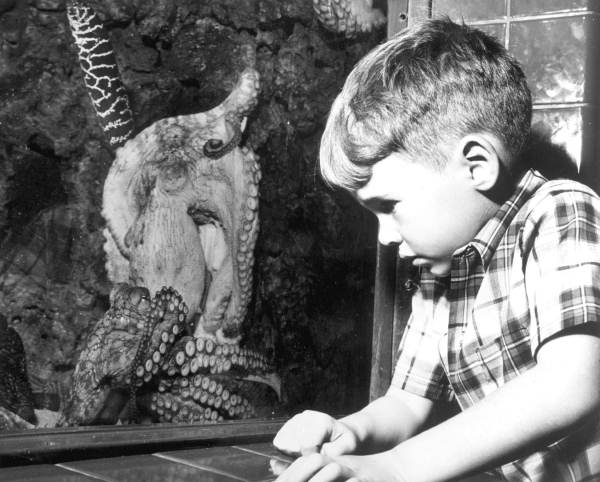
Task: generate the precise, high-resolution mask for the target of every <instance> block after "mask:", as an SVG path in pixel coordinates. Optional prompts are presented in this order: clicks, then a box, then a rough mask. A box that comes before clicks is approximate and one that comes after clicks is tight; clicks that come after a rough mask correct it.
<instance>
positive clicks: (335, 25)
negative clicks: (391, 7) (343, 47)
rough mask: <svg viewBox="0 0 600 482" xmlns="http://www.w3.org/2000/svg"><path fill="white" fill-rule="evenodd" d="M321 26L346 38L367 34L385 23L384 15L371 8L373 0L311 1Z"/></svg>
mask: <svg viewBox="0 0 600 482" xmlns="http://www.w3.org/2000/svg"><path fill="white" fill-rule="evenodd" d="M313 10H314V12H315V14H316V15H317V18H318V19H319V21H320V22H321V24H322V25H323V26H324V27H325V28H327V29H328V30H331V31H333V32H337V33H342V34H344V36H345V37H346V38H353V37H356V36H357V35H358V34H360V33H368V32H371V31H372V30H374V29H377V28H379V27H381V26H383V25H385V23H386V18H385V15H384V14H383V12H382V11H381V10H379V9H378V8H374V7H373V0H313Z"/></svg>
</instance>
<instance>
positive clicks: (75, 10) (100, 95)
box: [67, 1, 133, 147]
mask: <svg viewBox="0 0 600 482" xmlns="http://www.w3.org/2000/svg"><path fill="white" fill-rule="evenodd" d="M67 17H68V19H69V26H70V28H71V33H72V34H73V38H74V39H75V44H76V45H77V49H78V54H79V62H80V65H81V70H83V73H84V81H85V84H86V87H87V91H88V94H89V96H90V99H91V100H92V103H93V105H94V109H95V110H96V114H97V116H98V119H99V121H100V124H101V126H102V130H103V131H104V132H105V133H106V134H107V136H108V140H109V142H110V144H111V146H113V147H118V146H121V145H123V144H124V143H125V142H126V141H127V140H128V139H129V138H130V137H131V135H132V133H133V114H132V112H131V109H130V107H129V97H128V96H127V92H126V90H125V87H124V86H123V83H122V81H121V77H120V74H119V69H118V67H117V62H116V58H115V53H114V51H113V48H112V46H111V43H110V39H109V37H108V33H107V32H106V30H105V28H104V26H103V24H102V22H101V21H100V19H99V18H98V16H97V14H96V12H95V11H94V10H93V9H92V8H91V7H89V6H87V5H85V4H84V3H81V2H78V1H71V2H69V5H68V7H67Z"/></svg>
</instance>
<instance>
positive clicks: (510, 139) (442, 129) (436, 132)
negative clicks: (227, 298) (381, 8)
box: [274, 19, 600, 482]
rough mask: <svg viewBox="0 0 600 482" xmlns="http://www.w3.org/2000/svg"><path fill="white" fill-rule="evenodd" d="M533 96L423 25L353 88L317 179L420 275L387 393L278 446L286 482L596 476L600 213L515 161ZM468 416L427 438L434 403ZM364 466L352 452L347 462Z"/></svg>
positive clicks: (448, 34)
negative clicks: (286, 459) (450, 404)
mask: <svg viewBox="0 0 600 482" xmlns="http://www.w3.org/2000/svg"><path fill="white" fill-rule="evenodd" d="M530 120H531V98H530V93H529V90H528V88H527V84H526V81H525V78H524V75H523V73H522V71H521V69H520V67H519V66H518V64H517V63H516V62H515V61H514V60H513V59H512V58H511V57H510V56H509V55H508V54H507V52H506V51H505V50H504V49H503V47H502V46H501V45H499V44H498V43H497V42H496V41H495V40H494V39H492V38H491V37H489V36H487V35H486V34H484V33H482V32H480V31H478V30H476V29H472V28H469V27H467V26H464V25H456V24H454V23H452V22H451V21H449V20H446V19H442V20H430V21H428V22H425V23H423V24H422V25H419V26H416V27H414V28H412V29H408V30H406V31H404V32H402V33H401V34H399V35H398V36H396V37H395V38H393V39H391V40H390V41H388V42H387V43H385V44H382V45H381V46H379V47H377V48H376V49H375V50H374V51H372V52H371V53H370V54H368V55H367V56H366V57H365V58H364V59H363V60H361V61H360V62H359V63H358V64H357V66H356V67H355V68H354V70H353V71H352V72H351V74H350V75H349V77H348V79H347V81H346V83H345V85H344V88H343V90H342V92H341V93H340V94H339V96H338V97H337V99H336V100H335V102H334V104H333V106H332V110H331V113H330V116H329V119H328V122H327V126H326V128H325V132H324V134H323V139H322V144H321V152H320V158H321V172H322V174H323V176H324V178H325V179H326V180H327V181H328V182H330V183H331V184H334V185H337V186H341V187H343V188H345V189H347V190H349V191H350V192H351V193H352V194H353V195H354V197H355V198H356V199H357V200H358V202H360V203H361V204H362V205H364V206H365V207H366V208H368V209H370V210H371V211H373V213H374V214H375V215H376V216H377V218H378V220H379V240H380V241H381V242H382V243H384V244H387V243H399V248H398V252H399V255H400V256H402V257H405V258H410V259H411V260H412V263H413V264H414V265H416V266H418V267H419V268H420V281H419V284H420V286H419V289H418V290H417V291H416V292H415V294H414V296H413V306H412V309H413V311H412V317H411V320H410V321H409V324H408V326H407V329H406V332H405V334H404V337H403V340H402V343H401V346H400V353H399V360H398V363H397V366H396V369H395V373H394V377H393V380H392V384H391V386H390V388H389V390H388V392H387V393H386V394H385V396H383V397H381V398H380V399H378V400H375V401H374V402H372V403H371V404H369V405H368V406H367V407H365V408H364V409H362V410H361V411H359V412H357V413H354V414H351V415H349V416H347V417H345V418H342V419H341V420H335V419H333V418H332V417H330V416H328V415H326V414H323V413H318V412H311V411H307V412H303V413H302V414H299V415H296V416H295V417H293V418H292V419H291V420H290V421H288V422H287V423H286V424H285V425H284V426H283V427H282V429H281V430H280V431H279V433H278V434H277V436H276V437H275V440H274V444H275V446H276V447H278V448H279V449H280V450H282V451H284V452H287V453H290V454H296V455H302V457H300V458H299V459H297V460H296V461H295V462H294V463H293V464H292V465H291V466H290V467H289V468H288V469H287V470H286V471H285V472H284V473H283V474H282V475H281V476H280V478H279V479H278V480H279V481H303V480H312V481H315V482H316V481H319V482H321V481H333V480H336V481H337V480H352V481H392V480H402V481H409V482H412V481H434V480H448V479H452V478H455V477H460V476H462V475H465V474H468V473H471V472H480V471H482V470H484V469H490V468H493V467H498V469H497V470H496V474H497V475H498V476H501V477H503V478H504V480H511V481H517V480H527V481H552V482H554V481H559V482H560V481H583V480H586V481H590V480H598V479H600V429H599V427H600V424H599V423H598V422H599V413H598V412H599V410H598V409H599V406H600V338H599V330H598V326H599V324H598V322H599V320H600V200H599V199H598V198H597V197H596V196H595V194H594V193H593V192H592V191H591V190H590V189H588V188H587V187H585V186H583V185H581V184H578V183H576V182H575V181H569V180H554V181H547V180H546V179H545V178H543V177H542V176H541V175H540V174H539V173H538V172H537V171H534V170H532V169H528V168H527V166H526V159H523V158H522V156H520V154H522V152H523V148H524V145H525V143H526V141H527V138H528V135H529V127H530ZM452 398H454V399H455V400H456V401H457V402H458V404H459V405H460V407H461V410H462V411H461V413H459V414H458V415H456V416H454V417H452V418H450V419H448V420H446V421H444V422H442V423H441V424H439V425H437V426H435V427H433V428H430V429H428V430H425V431H420V430H421V428H422V427H423V425H424V423H425V420H426V419H427V417H428V415H429V414H430V412H431V410H432V407H433V406H434V403H435V402H436V401H440V400H450V399H452ZM349 454H361V455H349Z"/></svg>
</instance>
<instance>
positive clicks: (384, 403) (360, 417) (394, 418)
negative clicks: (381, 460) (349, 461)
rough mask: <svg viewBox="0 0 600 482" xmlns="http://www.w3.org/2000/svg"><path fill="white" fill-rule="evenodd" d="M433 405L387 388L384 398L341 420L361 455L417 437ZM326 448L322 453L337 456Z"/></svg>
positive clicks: (409, 394) (427, 401)
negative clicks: (353, 436) (351, 432)
mask: <svg viewBox="0 0 600 482" xmlns="http://www.w3.org/2000/svg"><path fill="white" fill-rule="evenodd" d="M433 405H434V402H432V401H431V400H429V399H427V398H423V397H419V396H417V395H413V394H412V393H409V392H406V391H404V390H401V389H400V388H396V387H394V386H393V385H392V386H390V388H389V389H388V391H387V392H386V394H385V395H384V396H383V397H381V398H378V399H377V400H374V401H373V402H371V403H370V404H369V405H367V406H366V407H365V408H363V409H362V410H360V411H359V412H356V413H354V414H352V415H349V416H347V417H344V418H342V419H340V422H342V423H344V424H345V425H347V426H348V427H350V429H351V430H352V431H353V432H354V433H355V434H356V437H357V441H358V447H357V449H358V450H357V451H359V452H360V453H374V452H380V451H382V450H387V449H389V448H391V447H394V446H396V445H398V444H399V443H400V442H402V441H404V440H407V439H409V438H410V437H412V436H413V435H414V434H416V433H417V432H418V431H419V429H420V428H421V427H422V426H423V424H424V423H425V421H426V420H427V418H428V416H429V414H430V413H431V410H432V408H433ZM331 448H333V447H328V446H327V444H326V445H324V446H323V450H322V451H321V452H322V453H323V454H325V455H334V454H335V455H337V454H338V453H339V452H337V453H336V452H332V451H331Z"/></svg>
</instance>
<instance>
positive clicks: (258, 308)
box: [0, 0, 384, 412]
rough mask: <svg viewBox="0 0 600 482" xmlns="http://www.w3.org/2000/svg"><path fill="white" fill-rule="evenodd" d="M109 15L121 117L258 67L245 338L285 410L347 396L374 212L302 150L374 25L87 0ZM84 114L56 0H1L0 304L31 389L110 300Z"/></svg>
mask: <svg viewBox="0 0 600 482" xmlns="http://www.w3.org/2000/svg"><path fill="white" fill-rule="evenodd" d="M89 4H90V5H91V6H92V7H94V8H95V9H96V11H97V12H98V13H99V14H100V16H101V18H102V19H103V20H104V21H105V24H106V27H107V28H108V30H109V32H110V35H111V38H112V42H113V47H114V49H115V53H116V56H117V60H118V63H119V67H120V70H121V73H122V77H123V82H124V84H125V87H126V88H127V90H128V92H129V95H130V99H131V105H132V110H133V113H134V118H135V122H136V130H137V131H139V130H141V129H143V128H144V127H146V126H148V125H150V124H151V123H152V122H154V121H156V120H158V119H160V118H163V117H167V116H172V115H177V114H187V113H191V112H197V111H204V110H207V109H209V108H211V107H213V106H215V105H217V104H219V103H220V102H221V101H222V100H223V99H224V98H225V96H226V95H227V94H228V92H229V91H230V90H231V88H232V87H233V85H234V83H235V81H236V80H237V76H238V74H239V73H240V72H241V71H242V69H243V68H244V67H245V66H246V65H253V66H255V67H256V68H257V70H258V71H259V72H260V75H261V94H260V98H259V104H258V106H257V108H256V109H255V111H254V112H253V114H252V115H251V117H250V119H249V121H248V126H247V129H246V134H245V138H244V142H245V143H246V144H247V145H249V146H250V147H252V148H253V149H254V150H255V151H256V152H257V153H258V154H259V156H260V164H261V168H262V171H263V180H262V182H261V186H260V202H261V205H260V219H261V234H260V237H259V240H258V243H257V247H256V253H255V254H256V264H255V270H256V276H255V287H254V288H255V289H254V296H253V301H252V305H251V309H250V310H249V314H248V318H247V320H246V322H245V326H244V332H245V339H244V342H243V343H245V344H247V345H249V346H253V347H255V348H258V349H260V350H262V351H266V352H267V354H268V355H269V356H270V357H272V359H273V360H274V361H275V363H276V365H277V366H278V368H279V370H280V373H281V375H282V378H283V384H284V392H285V395H286V404H285V407H284V408H286V409H289V410H297V409H300V408H301V407H304V406H311V407H317V408H321V409H325V410H330V411H337V412H342V411H347V410H350V409H353V408H356V407H358V406H359V405H360V404H362V403H363V402H364V401H365V400H366V398H367V395H368V393H367V392H368V374H369V364H370V358H369V357H370V329H371V322H370V318H371V310H372V284H373V277H374V260H375V232H376V225H375V220H374V219H372V218H371V217H370V216H369V215H368V214H367V213H365V212H363V211H362V210H361V208H359V207H358V206H357V205H356V204H355V203H354V202H353V201H352V200H351V199H349V197H347V196H346V195H344V194H342V193H338V192H333V191H331V190H329V189H328V188H326V187H325V186H324V185H323V183H322V181H321V180H320V178H319V174H318V165H317V156H318V145H319V140H320V135H321V131H322V128H323V124H324V121H325V119H326V116H327V112H328V110H329V106H330V104H331V101H332V100H333V98H334V96H335V95H336V93H337V92H338V91H339V89H340V88H341V85H342V83H343V80H344V78H345V76H346V74H347V73H348V71H349V69H350V68H351V67H352V66H353V65H354V63H355V62H356V61H357V60H358V59H359V58H360V57H361V56H362V55H364V54H365V53H366V52H367V51H368V50H369V49H370V48H371V47H373V46H374V45H375V44H376V43H377V42H379V41H380V40H382V38H383V35H384V32H378V33H375V34H373V35H371V36H369V37H365V38H360V39H357V40H352V41H348V40H344V39H343V38H341V37H339V36H336V35H335V34H332V33H329V32H327V31H325V30H324V29H323V28H322V27H321V26H320V25H319V24H318V23H317V20H316V18H315V17H314V14H313V12H312V2H311V0H284V1H280V0H215V1H209V0H198V1H192V0H187V1H186V0H179V1H170V0H149V1H148V0H146V1H141V0H138V1H134V0H126V1H117V0H105V1H90V2H89ZM112 159H113V153H112V152H111V150H110V148H109V146H108V144H107V142H106V140H105V139H104V137H103V134H102V132H101V130H100V128H99V126H98V123H97V122H96V119H95V114H94V111H93V108H92V105H91V103H90V101H89V99H88V97H87V94H86V91H85V88H84V84H83V79H82V73H81V71H80V69H79V65H78V61H77V55H76V50H75V46H74V44H73V41H72V38H71V36H70V32H69V28H68V24H67V20H66V12H65V2H64V0H29V1H25V0H13V1H11V0H2V1H0V235H1V236H2V239H3V241H2V244H1V245H0V312H2V313H4V314H5V315H6V316H7V318H8V319H9V323H10V324H11V325H12V326H14V327H15V329H16V330H17V331H18V332H19V333H20V334H21V337H22V339H23V343H24V345H25V349H26V352H27V357H28V368H29V376H30V378H31V379H32V382H33V385H34V387H33V388H34V391H36V390H38V391H40V390H46V391H47V392H56V391H57V390H58V389H57V388H56V387H60V389H64V386H65V385H67V386H68V377H69V375H70V373H71V371H72V369H73V364H74V362H75V360H76V357H77V354H78V351H79V349H80V348H81V344H82V342H83V337H84V336H85V334H86V332H87V330H88V329H89V328H90V327H91V326H92V324H93V323H94V322H95V321H96V320H97V319H98V318H99V317H100V316H101V314H102V313H103V312H104V310H105V309H106V308H107V304H108V301H107V299H108V298H107V295H108V292H109V289H110V286H109V284H108V282H107V279H106V274H105V271H104V254H103V251H102V243H103V236H102V229H103V220H102V217H101V215H100V209H101V195H102V185H103V181H104V178H105V176H106V173H107V171H108V168H109V166H110V164H111V162H112Z"/></svg>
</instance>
